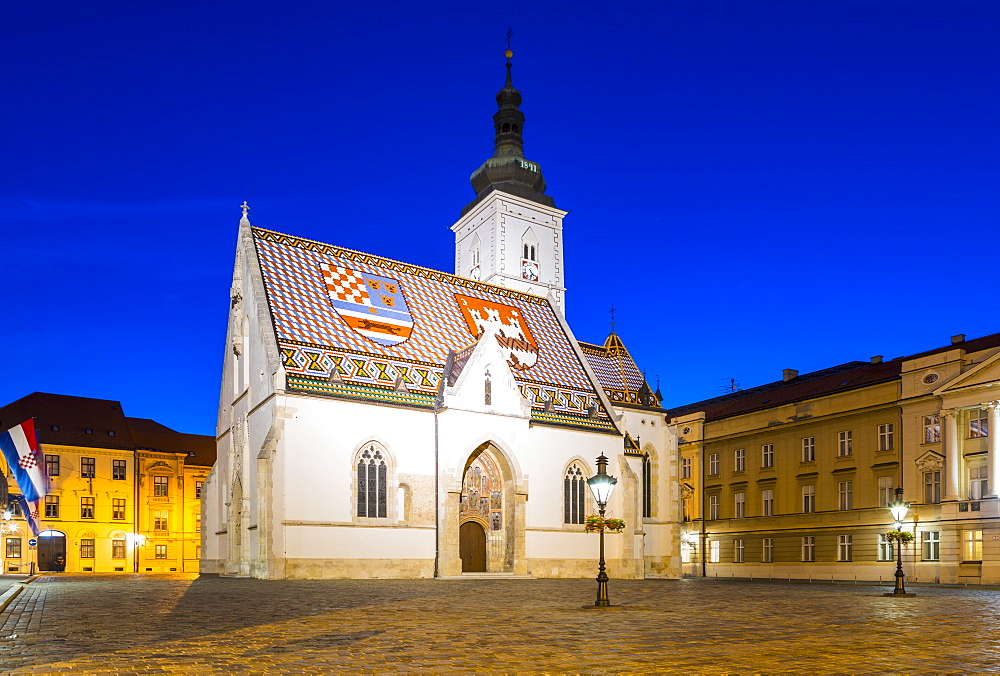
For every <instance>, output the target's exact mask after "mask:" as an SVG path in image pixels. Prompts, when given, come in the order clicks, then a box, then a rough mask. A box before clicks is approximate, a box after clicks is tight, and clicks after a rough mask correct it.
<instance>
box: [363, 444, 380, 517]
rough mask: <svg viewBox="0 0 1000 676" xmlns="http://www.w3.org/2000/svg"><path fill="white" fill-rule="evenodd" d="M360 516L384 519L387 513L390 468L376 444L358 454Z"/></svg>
mask: <svg viewBox="0 0 1000 676" xmlns="http://www.w3.org/2000/svg"><path fill="white" fill-rule="evenodd" d="M357 471H358V516H359V517H364V518H370V519H374V518H384V517H385V516H386V513H387V511H388V510H387V498H386V495H387V484H388V477H387V475H388V467H387V465H386V462H385V457H384V456H383V454H382V450H381V449H379V448H378V447H377V446H376V445H375V444H371V445H369V446H368V447H367V448H363V449H362V450H361V452H360V453H359V454H358V465H357Z"/></svg>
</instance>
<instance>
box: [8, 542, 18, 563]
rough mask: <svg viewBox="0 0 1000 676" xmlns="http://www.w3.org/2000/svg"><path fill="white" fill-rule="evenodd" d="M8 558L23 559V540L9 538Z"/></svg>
mask: <svg viewBox="0 0 1000 676" xmlns="http://www.w3.org/2000/svg"><path fill="white" fill-rule="evenodd" d="M7 558H8V559H19V558H21V538H7Z"/></svg>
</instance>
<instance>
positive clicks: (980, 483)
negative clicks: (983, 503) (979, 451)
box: [969, 465, 989, 500]
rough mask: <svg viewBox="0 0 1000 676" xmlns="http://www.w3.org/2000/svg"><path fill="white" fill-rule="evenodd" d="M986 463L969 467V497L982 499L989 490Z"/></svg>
mask: <svg viewBox="0 0 1000 676" xmlns="http://www.w3.org/2000/svg"><path fill="white" fill-rule="evenodd" d="M988 479H989V477H988V476H987V470H986V465H979V466H978V467H970V468H969V499H970V500H980V499H982V497H983V496H984V495H986V493H987V492H988V484H989V480H988Z"/></svg>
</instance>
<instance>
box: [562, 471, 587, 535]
mask: <svg viewBox="0 0 1000 676" xmlns="http://www.w3.org/2000/svg"><path fill="white" fill-rule="evenodd" d="M586 488H587V479H586V475H585V474H584V473H583V468H581V467H580V465H579V463H575V462H574V463H573V464H572V465H570V466H569V469H567V470H566V478H565V479H563V522H564V523H583V522H584V520H585V518H586V513H585V506H586V497H587V494H586V493H585V492H584V491H585V490H586Z"/></svg>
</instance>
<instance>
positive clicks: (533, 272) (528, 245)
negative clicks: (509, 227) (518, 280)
mask: <svg viewBox="0 0 1000 676" xmlns="http://www.w3.org/2000/svg"><path fill="white" fill-rule="evenodd" d="M521 253H522V254H523V255H522V256H521V276H522V277H523V278H524V279H527V280H528V281H531V282H536V281H538V238H537V237H535V233H534V232H532V231H531V228H528V229H527V230H525V231H524V234H523V235H521Z"/></svg>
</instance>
